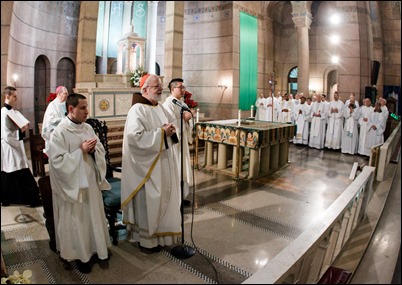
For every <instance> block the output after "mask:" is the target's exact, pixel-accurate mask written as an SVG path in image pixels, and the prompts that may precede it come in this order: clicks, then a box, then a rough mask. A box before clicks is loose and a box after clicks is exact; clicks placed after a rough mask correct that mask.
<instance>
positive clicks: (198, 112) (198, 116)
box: [197, 109, 200, 123]
mask: <svg viewBox="0 0 402 285" xmlns="http://www.w3.org/2000/svg"><path fill="white" fill-rule="evenodd" d="M199 121H200V109H197V123H198V122H199Z"/></svg>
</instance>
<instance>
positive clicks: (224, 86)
mask: <svg viewBox="0 0 402 285" xmlns="http://www.w3.org/2000/svg"><path fill="white" fill-rule="evenodd" d="M218 87H220V88H221V89H223V90H225V89H227V88H228V86H227V85H223V84H219V85H218Z"/></svg>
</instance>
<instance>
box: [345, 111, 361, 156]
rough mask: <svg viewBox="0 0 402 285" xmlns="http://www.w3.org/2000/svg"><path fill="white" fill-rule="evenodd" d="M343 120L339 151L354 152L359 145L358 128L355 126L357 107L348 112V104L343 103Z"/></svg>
mask: <svg viewBox="0 0 402 285" xmlns="http://www.w3.org/2000/svg"><path fill="white" fill-rule="evenodd" d="M342 114H343V117H344V118H345V122H344V125H343V131H342V141H341V152H342V153H349V154H356V153H357V148H358V145H359V130H358V128H357V125H358V119H359V107H356V108H355V109H353V112H352V113H351V112H350V109H349V105H346V104H345V107H344V108H343V111H342Z"/></svg>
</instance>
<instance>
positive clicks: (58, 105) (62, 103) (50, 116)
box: [41, 86, 68, 153]
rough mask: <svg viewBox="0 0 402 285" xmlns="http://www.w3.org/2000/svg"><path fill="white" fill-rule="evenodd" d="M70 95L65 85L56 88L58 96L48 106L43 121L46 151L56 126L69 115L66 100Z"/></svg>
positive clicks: (42, 133)
mask: <svg viewBox="0 0 402 285" xmlns="http://www.w3.org/2000/svg"><path fill="white" fill-rule="evenodd" d="M67 96H68V90H67V88H66V87H64V86H59V87H57V88H56V98H55V99H54V100H53V101H51V102H50V103H49V105H48V106H47V108H46V111H45V115H44V116H43V123H42V132H41V135H42V138H43V139H44V140H45V149H44V150H43V152H44V153H46V152H47V150H48V149H49V143H48V141H49V140H50V135H51V134H52V132H53V130H54V128H56V127H57V125H58V124H59V123H60V122H61V120H62V119H63V118H65V117H66V115H67V109H66V100H67Z"/></svg>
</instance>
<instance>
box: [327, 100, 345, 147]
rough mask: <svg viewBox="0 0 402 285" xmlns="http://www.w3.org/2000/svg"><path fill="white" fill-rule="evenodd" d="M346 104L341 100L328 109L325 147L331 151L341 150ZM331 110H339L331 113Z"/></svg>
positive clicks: (332, 103)
mask: <svg viewBox="0 0 402 285" xmlns="http://www.w3.org/2000/svg"><path fill="white" fill-rule="evenodd" d="M343 108H344V104H343V102H342V101H341V100H338V101H331V102H330V103H329V108H328V127H327V133H326V135H325V147H327V148H330V149H340V148H341V139H342V129H343V114H342V110H343ZM331 109H337V110H338V111H334V112H333V113H331Z"/></svg>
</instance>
